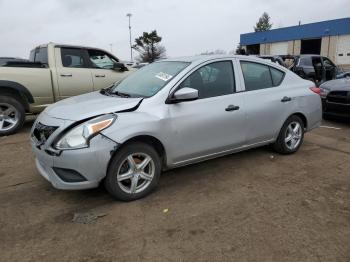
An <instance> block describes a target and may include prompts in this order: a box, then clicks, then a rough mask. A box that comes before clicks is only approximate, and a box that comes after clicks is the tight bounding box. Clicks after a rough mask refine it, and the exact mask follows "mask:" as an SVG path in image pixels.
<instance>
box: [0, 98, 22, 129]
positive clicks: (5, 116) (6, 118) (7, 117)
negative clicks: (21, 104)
mask: <svg viewBox="0 0 350 262" xmlns="http://www.w3.org/2000/svg"><path fill="white" fill-rule="evenodd" d="M18 121H19V113H18V110H17V109H16V108H15V107H14V106H12V105H10V104H7V103H0V132H1V131H8V130H10V129H12V128H13V127H15V126H16V125H17V124H18Z"/></svg>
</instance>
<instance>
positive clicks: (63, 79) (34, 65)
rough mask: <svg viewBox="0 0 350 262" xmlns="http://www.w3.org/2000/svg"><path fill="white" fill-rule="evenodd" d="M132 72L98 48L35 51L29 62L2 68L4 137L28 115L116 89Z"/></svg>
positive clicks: (41, 48) (0, 90) (49, 47)
mask: <svg viewBox="0 0 350 262" xmlns="http://www.w3.org/2000/svg"><path fill="white" fill-rule="evenodd" d="M129 69H130V68H128V67H126V66H125V65H124V64H123V63H121V62H120V61H119V60H118V58H116V57H115V56H113V55H112V54H110V53H108V52H106V51H104V50H101V49H97V48H90V47H81V46H70V45H58V44H54V43H49V44H46V45H41V46H38V47H36V48H34V49H33V50H32V51H31V52H30V58H29V62H8V63H7V64H6V65H5V66H1V67H0V136H2V135H9V134H12V133H15V132H16V131H17V130H18V129H20V128H21V126H22V125H23V123H24V120H25V116H26V114H36V113H39V112H41V111H42V110H43V109H44V108H45V107H46V106H48V105H50V104H52V103H54V102H56V101H58V100H61V99H64V98H67V97H71V96H75V95H80V94H83V93H88V92H92V91H96V90H100V89H102V88H105V87H108V86H110V85H112V84H113V83H114V82H116V81H118V80H120V79H122V78H124V77H125V76H126V75H128V74H130V72H131V71H130V70H129Z"/></svg>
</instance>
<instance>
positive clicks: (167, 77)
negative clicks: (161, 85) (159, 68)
mask: <svg viewBox="0 0 350 262" xmlns="http://www.w3.org/2000/svg"><path fill="white" fill-rule="evenodd" d="M156 77H157V78H159V79H160V80H163V81H168V80H170V79H171V78H172V77H173V76H172V75H169V74H167V73H163V72H159V73H158V74H156Z"/></svg>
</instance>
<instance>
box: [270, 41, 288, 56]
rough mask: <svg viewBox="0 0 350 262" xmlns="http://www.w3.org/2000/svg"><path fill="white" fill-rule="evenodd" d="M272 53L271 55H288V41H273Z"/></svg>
mask: <svg viewBox="0 0 350 262" xmlns="http://www.w3.org/2000/svg"><path fill="white" fill-rule="evenodd" d="M270 54H271V55H288V42H278V43H272V44H271V49H270Z"/></svg>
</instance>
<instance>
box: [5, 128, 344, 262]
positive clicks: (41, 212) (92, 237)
mask: <svg viewBox="0 0 350 262" xmlns="http://www.w3.org/2000/svg"><path fill="white" fill-rule="evenodd" d="M31 124H32V121H29V122H27V123H26V126H25V129H24V130H23V131H22V132H21V133H20V134H17V135H14V136H11V137H3V138H0V149H1V150H0V250H1V252H0V261H6V262H8V261H298V262H300V261H327V262H328V261H344V262H348V261H350V124H349V123H348V124H344V123H343V124H342V123H339V122H325V123H324V125H326V126H331V127H338V128H340V129H333V128H326V127H323V128H319V129H317V130H315V131H313V132H311V133H309V134H307V135H306V141H305V144H304V145H303V146H302V148H301V150H300V151H299V152H298V153H297V154H294V155H291V156H280V155H276V154H275V153H273V152H272V151H271V150H269V148H266V147H265V148H259V149H255V150H250V151H247V152H243V153H239V154H235V155H231V156H227V157H222V158H219V159H215V160H211V161H208V162H205V163H202V164H197V165H192V166H189V167H185V168H180V169H177V170H172V171H169V172H166V173H164V174H163V176H162V178H161V181H160V185H159V188H158V190H157V191H156V192H154V193H153V194H152V195H150V196H149V197H147V198H145V199H142V200H139V201H135V202H132V203H122V202H118V201H114V200H113V199H112V198H111V197H110V196H109V195H108V194H107V193H106V192H105V190H104V189H103V188H99V189H94V190H86V191H59V190H56V189H54V188H52V187H51V185H50V184H49V183H48V182H46V181H45V180H44V179H43V178H42V177H41V176H40V175H39V174H38V172H37V171H36V169H35V166H34V161H33V156H32V154H31V151H30V146H29V143H28V135H29V129H30V126H31ZM166 211H167V212H166Z"/></svg>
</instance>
